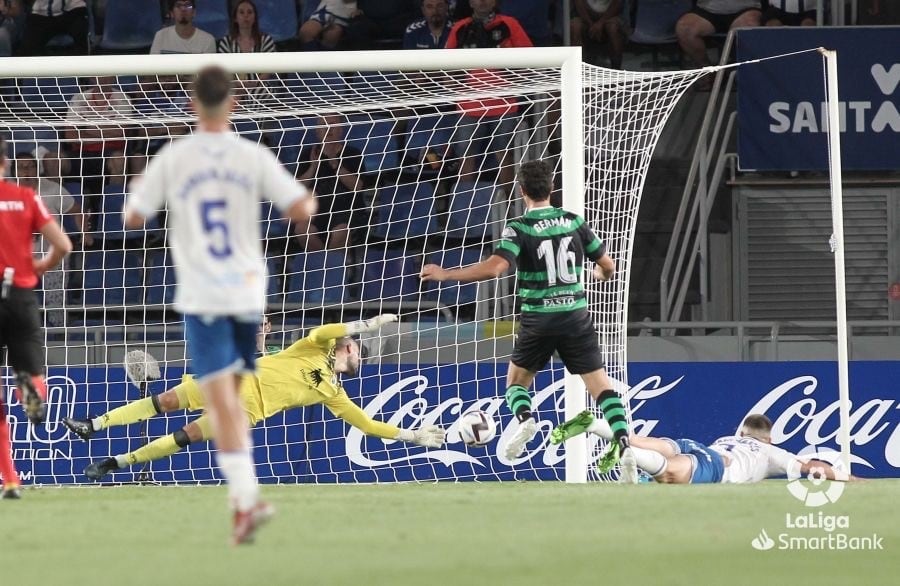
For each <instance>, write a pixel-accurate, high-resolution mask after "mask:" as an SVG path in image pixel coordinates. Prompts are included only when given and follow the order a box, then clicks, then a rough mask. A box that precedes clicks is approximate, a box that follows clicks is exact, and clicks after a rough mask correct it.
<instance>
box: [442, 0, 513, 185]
mask: <svg viewBox="0 0 900 586" xmlns="http://www.w3.org/2000/svg"><path fill="white" fill-rule="evenodd" d="M469 4H470V5H471V7H472V16H470V17H467V18H464V19H462V20H460V21H458V22H457V23H456V24H454V25H453V29H451V31H450V36H449V37H448V38H447V48H448V49H457V48H460V49H471V48H492V47H504V48H505V47H530V46H531V40H530V39H529V38H528V35H526V34H525V31H524V30H523V29H522V27H521V26H520V25H519V23H518V21H516V19H514V18H512V17H509V16H506V15H503V14H498V13H497V12H496V8H497V2H496V0H469ZM470 76H471V81H472V82H473V83H475V84H478V85H480V86H484V85H496V86H497V93H502V87H503V85H504V83H505V82H504V80H503V78H502V77H501V75H500V74H498V73H494V72H491V71H486V70H473V71H472V72H471V73H470ZM459 109H460V110H461V111H462V114H463V117H462V121H461V122H460V124H459V125H458V126H457V127H456V132H455V133H454V136H453V149H454V153H455V154H456V156H457V157H459V158H461V159H462V166H461V169H460V178H461V179H464V180H467V181H475V180H477V178H478V176H477V174H476V167H477V165H476V155H480V154H482V153H484V154H489V153H495V154H496V157H497V159H498V163H499V166H500V171H499V175H500V183H501V186H502V187H503V189H504V190H506V193H507V195H508V194H509V192H510V189H511V187H512V181H513V177H514V175H515V173H514V171H513V167H512V163H511V162H510V157H509V145H510V143H512V138H513V134H514V133H515V129H516V114H517V112H518V110H519V106H518V104H517V103H516V101H515V100H513V99H507V98H484V99H481V100H473V101H466V102H460V104H459ZM482 139H484V140H485V141H487V142H488V145H486V146H487V148H477V146H476V145H477V142H480V141H481V140H482ZM483 168H485V167H484V166H483Z"/></svg>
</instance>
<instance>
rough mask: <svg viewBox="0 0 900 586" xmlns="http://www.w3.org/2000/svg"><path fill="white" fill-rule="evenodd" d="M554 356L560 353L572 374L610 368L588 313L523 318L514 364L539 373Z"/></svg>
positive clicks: (515, 349)
mask: <svg viewBox="0 0 900 586" xmlns="http://www.w3.org/2000/svg"><path fill="white" fill-rule="evenodd" d="M554 352H558V353H559V357H560V359H561V360H562V361H563V364H565V365H566V368H567V369H569V372H571V373H572V374H587V373H589V372H594V371H595V370H599V369H601V368H605V367H606V365H605V364H604V363H603V355H602V354H601V353H600V345H599V341H598V336H597V329H596V328H594V323H593V322H592V321H591V315H590V314H589V313H588V312H587V311H585V310H579V311H575V312H571V313H563V312H559V313H541V314H529V313H525V314H522V327H521V329H520V330H519V335H518V338H517V339H516V347H515V348H514V349H513V355H512V359H511V360H512V363H513V364H515V365H516V366H518V367H520V368H524V369H526V370H529V371H531V372H537V371H539V370H541V369H542V368H544V366H545V365H546V364H547V362H548V361H549V360H550V357H551V356H553V353H554Z"/></svg>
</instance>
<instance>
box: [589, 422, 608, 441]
mask: <svg viewBox="0 0 900 586" xmlns="http://www.w3.org/2000/svg"><path fill="white" fill-rule="evenodd" d="M587 431H588V432H590V433H592V434H594V435H599V436H600V437H602V438H603V439H606V440H611V439H612V438H613V432H612V428H610V427H609V423H608V422H607V421H606V420H605V419H603V418H602V417H594V420H593V421H592V422H591V424H590V425H588V427H587Z"/></svg>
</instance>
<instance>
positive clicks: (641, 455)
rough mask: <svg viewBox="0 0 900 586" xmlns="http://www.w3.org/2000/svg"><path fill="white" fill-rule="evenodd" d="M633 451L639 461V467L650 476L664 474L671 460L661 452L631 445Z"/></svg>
mask: <svg viewBox="0 0 900 586" xmlns="http://www.w3.org/2000/svg"><path fill="white" fill-rule="evenodd" d="M631 451H632V452H634V459H635V461H637V465H638V468H640V469H641V470H643V471H644V472H646V473H647V474H649V475H650V476H657V475H659V474H662V473H663V472H665V471H666V468H667V467H668V466H669V461H668V460H666V457H665V456H663V455H662V454H660V453H659V452H654V451H653V450H647V449H645V448H636V447H634V446H631Z"/></svg>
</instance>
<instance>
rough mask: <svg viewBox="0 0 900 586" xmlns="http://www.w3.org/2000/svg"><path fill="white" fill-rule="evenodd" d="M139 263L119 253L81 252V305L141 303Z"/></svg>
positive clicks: (136, 256) (134, 255)
mask: <svg viewBox="0 0 900 586" xmlns="http://www.w3.org/2000/svg"><path fill="white" fill-rule="evenodd" d="M139 267H140V260H139V256H138V255H137V254H136V253H127V252H123V251H121V250H88V251H86V252H85V253H84V304H85V305H122V304H123V303H129V304H131V303H140V302H141V297H142V295H141V281H142V278H141V270H140V268H139Z"/></svg>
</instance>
